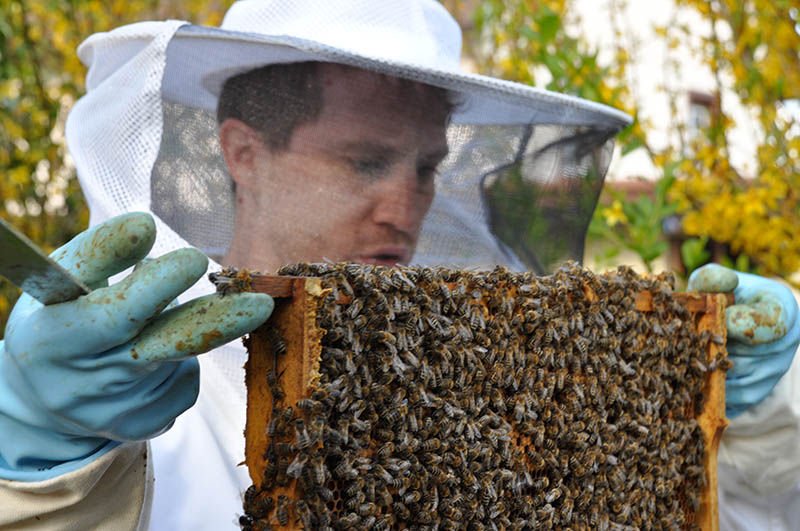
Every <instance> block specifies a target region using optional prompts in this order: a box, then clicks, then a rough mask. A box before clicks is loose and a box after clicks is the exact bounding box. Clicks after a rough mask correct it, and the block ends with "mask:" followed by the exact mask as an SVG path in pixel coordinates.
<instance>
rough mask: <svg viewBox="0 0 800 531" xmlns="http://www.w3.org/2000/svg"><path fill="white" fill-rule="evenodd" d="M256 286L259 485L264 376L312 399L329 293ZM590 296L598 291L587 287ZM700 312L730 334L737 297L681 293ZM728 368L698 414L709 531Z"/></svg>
mask: <svg viewBox="0 0 800 531" xmlns="http://www.w3.org/2000/svg"><path fill="white" fill-rule="evenodd" d="M248 283H249V288H250V289H252V291H256V292H261V293H267V294H269V295H271V296H273V297H274V298H275V310H274V312H273V314H272V316H271V317H270V319H269V321H268V323H267V324H266V325H265V326H264V327H262V328H261V329H259V330H256V331H255V332H254V333H253V334H251V335H250V336H249V338H248V339H247V348H248V351H249V353H250V356H249V359H248V361H247V364H246V366H245V367H246V384H247V389H248V396H247V425H246V429H245V439H246V446H245V463H246V465H247V467H248V469H249V473H250V477H251V479H252V481H253V484H254V485H260V484H262V480H263V476H264V469H265V464H266V460H265V455H266V454H267V445H268V443H269V441H268V437H267V436H266V433H267V425H268V422H269V419H270V417H271V413H272V399H271V391H270V389H269V387H268V386H267V383H266V380H265V378H264V375H265V374H266V373H267V371H269V370H275V371H276V374H281V383H282V386H283V389H284V390H285V392H286V397H285V403H287V404H293V403H296V402H297V401H298V400H300V399H301V398H304V397H307V396H309V394H310V392H311V390H313V389H314V386H315V384H316V383H317V381H318V378H319V372H318V371H319V356H320V352H321V347H320V340H321V337H322V334H323V333H324V331H323V330H320V329H319V328H318V327H317V324H316V315H317V310H318V308H319V305H320V303H321V302H322V300H323V298H324V296H325V295H326V291H325V290H324V289H323V286H322V282H321V280H320V279H319V278H299V277H275V276H252V277H251V278H248ZM584 294H585V295H586V297H587V298H588V299H590V300H591V299H592V298H593V297H594V298H595V300H596V296H595V295H594V294H593V293H592V292H591V291H590V290H589V289H588V288H585V290H584ZM674 296H675V297H676V299H677V300H678V301H679V302H681V303H682V304H683V305H684V307H686V309H687V310H688V311H689V312H690V314H691V315H692V316H693V320H694V323H695V326H696V330H697V331H698V332H702V331H709V332H711V333H713V334H716V335H717V336H719V337H723V338H724V337H725V312H724V311H725V307H726V306H727V305H728V304H730V303H731V302H732V301H731V299H732V296H731V295H729V294H728V295H725V294H701V293H678V294H675V295H674ZM652 308H653V306H652V297H651V296H650V294H649V293H648V292H642V293H640V294H639V296H638V297H637V299H636V309H637V310H639V311H643V312H647V311H651V310H652ZM273 328H277V329H279V331H280V334H281V335H282V336H283V338H285V344H286V352H285V353H284V354H283V355H281V356H277V357H276V356H274V355H273V352H272V349H273V343H272V341H271V337H270V333H269V330H271V329H273ZM720 352H721V353H722V354H723V355H724V353H725V351H724V346H722V345H720V344H717V343H715V342H709V346H708V352H707V354H708V360H709V361H710V360H712V359H714V358H715V357H716V356H717V354H718V353H720ZM724 384H725V373H724V371H722V370H719V369H718V370H715V371H713V372H710V373H709V374H708V375H707V377H706V383H705V389H704V395H705V396H706V401H705V404H704V408H703V410H702V412H701V414H700V415H699V416H698V417H696V418H697V421H698V423H699V425H700V427H701V429H702V431H703V434H704V442H705V448H706V453H705V457H704V463H703V466H704V469H705V471H706V478H707V481H708V483H707V485H706V490H705V491H704V493H703V494H702V496H701V497H700V509H699V510H698V511H697V512H695V520H694V523H695V524H697V525H699V527H700V528H701V529H704V530H714V531H716V530H717V529H718V528H719V523H718V505H717V504H718V500H717V449H718V446H719V441H720V438H721V436H722V432H723V429H724V427H725V426H726V425H727V421H726V420H725V394H724V392H725V385H724ZM295 488H296V487H295V481H291V482H289V483H288V485H286V486H284V487H280V486H278V487H275V488H273V489H272V490H271V495H272V496H276V497H277V496H278V495H281V494H285V495H287V496H288V497H289V498H290V499H296V498H297V497H298V493H296V492H294V490H295ZM289 522H290V523H289V527H287V528H294V527H293V526H296V525H298V524H295V522H296V518H295V517H294V515H291V517H290V519H289Z"/></svg>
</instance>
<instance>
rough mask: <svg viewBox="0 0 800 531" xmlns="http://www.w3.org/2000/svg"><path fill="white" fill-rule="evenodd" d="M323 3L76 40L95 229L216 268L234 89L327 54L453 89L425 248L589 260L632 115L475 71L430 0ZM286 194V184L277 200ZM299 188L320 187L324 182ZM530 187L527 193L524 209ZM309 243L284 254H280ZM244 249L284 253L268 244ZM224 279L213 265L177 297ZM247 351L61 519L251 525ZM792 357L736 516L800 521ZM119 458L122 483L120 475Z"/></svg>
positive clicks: (94, 478) (74, 123)
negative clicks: (130, 228) (144, 220)
mask: <svg viewBox="0 0 800 531" xmlns="http://www.w3.org/2000/svg"><path fill="white" fill-rule="evenodd" d="M311 4H312V3H311V2H295V1H292V0H273V1H263V2H259V1H256V0H242V1H240V2H238V3H236V4H234V6H233V7H232V8H231V9H230V11H229V12H228V14H227V15H226V17H225V20H224V21H223V23H222V25H221V27H220V28H211V27H201V26H195V25H192V24H188V23H184V22H179V21H166V22H145V23H140V24H133V25H130V26H125V27H122V28H119V29H117V30H114V31H112V32H109V33H102V34H97V35H94V36H92V37H90V38H89V39H88V40H87V41H86V42H85V43H83V44H82V45H81V47H80V48H79V52H78V53H79V56H80V58H81V60H82V61H83V62H84V63H85V64H86V65H87V66H88V68H89V71H88V74H87V80H86V87H87V94H86V96H84V97H83V98H82V99H81V100H80V101H79V102H78V103H77V104H76V106H75V108H74V109H73V111H72V112H71V114H70V117H69V120H68V124H67V140H68V146H69V149H70V152H71V154H72V156H73V158H74V160H75V164H76V166H77V170H78V176H79V178H80V181H81V184H82V187H83V191H84V193H85V196H86V199H87V201H88V203H89V206H90V209H91V224H92V225H95V224H98V223H101V222H103V221H105V220H107V219H109V218H112V217H114V216H117V215H119V214H123V213H126V212H131V211H145V212H150V213H152V214H153V216H154V219H155V223H156V228H157V239H156V242H155V245H154V247H153V249H152V253H151V254H152V255H153V256H159V255H162V254H164V253H166V252H169V251H172V250H174V249H178V248H183V247H187V246H193V247H196V248H198V249H200V250H201V251H203V252H204V253H206V254H207V255H209V256H210V257H211V258H212V259H213V261H212V262H211V266H210V270H217V269H219V268H220V267H221V266H220V265H219V264H220V263H224V262H225V261H226V259H225V257H226V254H227V253H228V252H229V247H230V245H231V241H232V238H233V237H234V236H233V235H234V233H235V232H236V225H237V223H241V220H237V217H236V205H235V197H236V193H235V190H234V185H233V181H232V180H231V177H230V175H229V169H228V167H227V166H226V160H225V159H224V158H223V153H222V149H221V148H220V144H219V141H218V137H217V135H218V123H217V114H216V113H217V102H218V98H219V95H220V93H221V91H222V90H223V86H224V84H225V83H226V81H227V80H229V79H231V78H233V77H234V76H238V75H240V74H243V73H245V72H248V71H252V70H253V69H257V68H261V67H264V66H269V65H278V64H293V63H304V62H322V63H333V64H338V65H347V66H348V67H355V68H358V69H364V70H368V71H370V72H377V73H381V74H384V75H386V76H390V77H392V78H401V79H404V80H408V81H411V82H414V83H418V84H424V85H430V86H433V87H438V88H441V89H444V90H445V91H446V92H447V93H448V94H451V95H452V96H453V100H454V108H453V110H452V114H451V117H450V121H449V127H448V129H447V144H448V147H449V153H447V155H446V157H445V158H444V160H443V161H441V164H440V165H439V168H438V176H437V180H436V194H435V196H434V198H433V202H432V205H431V207H430V210H429V211H428V213H427V216H426V217H425V220H424V223H423V225H422V228H421V232H420V234H419V240H418V242H416V253H415V254H414V256H413V258H412V259H411V262H412V263H413V264H424V265H446V266H455V267H460V268H490V267H493V266H494V265H497V264H502V265H506V266H507V267H510V268H513V269H518V270H521V269H533V270H535V271H537V272H538V273H540V274H544V273H546V272H548V271H549V270H550V269H551V268H552V267H553V265H555V264H558V263H559V262H561V261H562V260H564V259H567V258H574V259H580V258H581V255H582V252H583V247H582V246H583V241H584V237H585V230H586V227H587V226H588V221H589V219H590V217H591V214H592V212H593V210H594V205H595V203H596V200H597V197H598V195H599V191H600V188H601V187H602V183H603V178H604V175H605V172H606V169H607V167H608V163H609V161H610V156H611V152H612V146H613V137H614V135H615V134H616V133H617V132H618V131H619V130H621V129H622V128H623V127H625V126H626V125H628V124H629V123H630V119H629V117H627V116H626V115H624V114H623V113H620V112H618V111H616V110H614V109H611V108H608V107H606V106H603V105H599V104H596V103H593V102H589V101H586V100H582V99H578V98H574V97H569V96H565V95H561V94H556V93H552V92H548V91H542V90H537V89H534V88H531V87H527V86H522V85H519V84H515V83H510V82H506V81H503V80H499V79H494V78H488V77H483V76H478V75H473V74H469V73H466V72H464V71H462V70H461V68H460V48H461V34H460V30H459V28H458V26H457V24H456V22H455V21H454V20H453V19H452V18H451V17H450V16H449V15H448V14H447V13H446V11H445V10H444V9H443V8H442V7H441V5H439V4H438V3H436V2H434V1H424V0H415V1H409V0H397V1H384V2H374V1H366V0H326V1H324V2H316V3H314V4H315V5H311ZM241 97H243V98H244V97H252V96H247V95H242V96H241ZM265 100H267V101H266V102H265V105H270V101H269V98H265ZM399 104H402V103H399ZM331 134H336V133H335V132H332V133H331ZM273 186H274V185H273ZM312 188H313V187H312ZM284 192H285V190H280V189H277V188H276V189H275V190H274V193H275V194H276V197H282V196H281V195H280V194H282V193H284ZM304 193H305V194H307V196H308V200H309V202H310V201H312V196H313V195H314V193H315V190H313V189H308V190H305V191H304ZM329 199H330V212H329V211H327V210H325V209H323V210H311V209H309V211H303V212H298V213H297V218H296V219H293V220H291V221H286V220H284V221H285V222H286V223H287V225H289V226H290V228H291V231H293V233H294V234H295V235H296V236H297V237H298V238H302V237H305V236H307V235H315V234H312V233H313V232H314V231H316V230H317V226H316V225H317V224H318V222H315V221H314V220H312V219H311V218H312V217H318V218H320V220H321V222H322V223H323V224H324V223H325V221H326V216H330V217H331V219H333V216H334V214H333V213H332V212H333V211H334V210H336V208H337V205H340V204H341V205H346V204H348V203H349V202H353V201H357V200H358V199H359V197H357V196H355V195H354V196H352V197H350V196H346V195H342V196H334V197H330V198H329ZM519 199H523V200H524V201H525V203H524V207H525V208H524V209H520V208H509V205H511V204H512V203H514V201H515V200H519ZM272 206H274V207H275V208H277V207H278V206H279V205H272ZM264 215H265V216H266V215H267V213H265V214H264ZM260 221H262V223H261V225H260V226H262V227H264V228H265V229H264V230H266V228H267V227H272V226H273V225H274V223H273V224H272V225H271V224H269V223H268V222H267V218H264V220H255V223H254V226H256V227H258V226H259V224H258V222H260ZM534 237H538V239H536V238H534ZM532 242H535V243H532ZM305 258H307V257H306V256H283V257H281V260H282V261H280V262H278V264H277V265H281V264H282V263H287V262H291V261H301V260H303V259H305ZM247 265H248V266H249V267H252V268H254V269H261V270H264V269H268V268H274V267H275V264H272V263H261V262H258V261H257V260H254V261H253V263H249V264H247ZM212 291H213V287H212V286H211V284H210V283H208V282H206V281H204V280H202V281H200V282H198V283H197V284H196V285H195V286H194V287H193V288H192V289H190V290H189V291H187V292H186V293H185V294H184V295H183V296H182V300H188V299H191V298H194V297H197V296H199V295H202V294H206V293H210V292H212ZM245 359H246V352H245V351H244V348H243V347H242V345H241V344H239V342H236V343H235V344H229V345H227V346H225V347H221V348H219V349H217V350H216V351H214V352H213V353H212V354H210V355H206V356H201V357H200V365H201V372H200V375H201V376H200V394H199V398H198V401H197V403H196V405H195V406H194V407H192V408H191V409H190V410H188V411H187V412H186V413H185V414H183V415H182V416H181V417H179V418H178V420H177V421H176V423H175V425H174V426H173V427H172V428H171V429H170V430H169V431H168V432H166V433H165V434H164V435H161V436H159V437H157V438H155V439H153V440H152V441H150V443H149V446H150V452H149V453H148V452H146V451H145V443H130V444H124V445H121V446H119V447H117V448H116V449H114V450H112V451H111V452H109V453H107V454H105V455H104V456H102V457H100V458H99V459H98V460H96V461H94V462H93V463H91V464H89V465H87V466H86V467H84V468H82V469H79V470H77V471H74V472H70V473H69V474H67V475H66V476H61V477H58V478H53V479H49V480H47V481H45V482H43V485H39V486H37V488H38V489H39V490H38V491H36V492H40V493H41V492H51V491H53V490H57V491H58V492H62V493H63V492H67V491H69V492H70V495H71V496H72V500H71V501H70V502H69V503H65V507H67V508H66V509H63V514H64V516H63V518H65V519H66V520H64V521H69V520H70V519H71V521H72V522H73V523H74V524H75V527H77V528H80V527H81V525H80V522H82V521H92V522H94V521H96V520H82V518H84V516H82V515H92V517H93V518H96V516H97V514H103V511H104V510H107V514H111V513H112V511H111V509H110V508H109V507H111V506H112V505H113V504H109V505H104V504H105V503H106V501H105V500H108V499H109V498H112V497H113V498H114V499H115V500H119V498H123V502H119V501H117V502H116V503H117V504H120V503H122V507H121V508H117V507H116V505H114V507H115V509H114V511H113V514H114V518H115V520H114V521H113V522H111V523H109V524H108V525H107V526H106V527H107V528H110V529H121V528H136V527H140V528H147V527H148V526H149V528H151V529H190V528H193V529H228V528H236V527H237V526H238V523H237V519H238V516H239V515H240V514H241V513H242V509H241V504H242V494H243V492H244V491H245V489H246V488H247V487H248V486H249V485H250V479H249V476H248V474H247V470H246V469H245V468H244V467H243V466H240V465H239V463H242V462H243V461H244V439H243V435H242V434H243V429H244V419H245V388H244V383H243V382H244V376H243V375H244V372H243V365H244V362H245ZM795 365H796V364H795ZM796 373H797V370H794V369H793V371H791V372H790V373H788V374H787V376H786V377H784V378H783V379H782V381H781V383H780V385H779V386H778V388H777V389H776V391H775V392H774V393H773V395H772V396H770V397H769V398H768V399H767V401H765V402H764V403H762V404H761V405H759V406H756V407H755V408H753V409H752V410H751V411H749V412H747V413H745V414H744V415H742V416H741V417H739V418H737V419H736V420H735V421H734V422H733V423H732V424H731V427H730V428H729V429H728V431H727V432H726V435H725V437H724V438H723V443H722V446H721V449H720V463H721V467H720V487H721V491H722V492H721V498H720V504H721V521H722V523H723V526H724V527H730V528H734V527H736V526H738V527H739V528H742V529H754V528H759V527H765V526H766V525H767V523H766V522H767V520H765V518H767V519H768V520H770V521H771V520H774V521H775V522H776V523H775V527H774V528H776V529H778V528H781V527H780V526H781V525H783V526H784V527H783V528H788V527H789V525H790V523H791V522H797V521H800V514H797V512H798V509H797V508H795V507H793V506H792V504H791V503H790V502H791V496H792V494H791V493H792V492H796V491H793V490H792V488H793V487H794V486H795V485H796V484H797V482H798V480H800V449H799V448H798V446H800V445H798V444H797V443H796V441H797V440H800V439H798V438H797V436H798V435H800V431H799V430H798V416H799V415H798V411H797V408H798V407H800V406H798V404H800V402H798V401H797V400H796V399H795V393H796V392H797V391H796V389H798V388H800V387H798V385H795V380H796V376H795V374H796ZM142 456H148V457H149V458H150V459H151V460H152V466H151V463H150V461H147V460H146V459H144V458H143V457H142ZM115 467H116V469H118V470H119V471H118V473H116V475H114V476H113V477H114V479H113V480H112V478H111V476H112V474H110V473H109V472H108V471H109V470H115ZM152 475H154V476H155V482H154V483H153V482H152V481H151V477H152ZM0 481H2V487H3V490H2V491H0V500H3V499H5V498H3V497H4V496H8V499H10V500H14V501H13V503H14V504H16V505H17V506H18V507H19V509H18V510H19V514H26V513H25V511H34V512H35V511H36V510H37V509H30V507H31V504H38V505H35V506H37V507H39V510H40V511H42V512H44V511H45V509H43V507H44V506H43V505H41V503H42V502H41V497H40V498H36V497H35V496H34V495H33V494H31V493H30V492H29V490H30V489H29V487H27V486H25V485H24V484H22V483H20V482H8V481H5V480H0ZM48 482H50V483H48ZM109 485H110V486H111V488H109ZM58 489H61V490H58ZM34 490H35V489H34ZM54 503H59V502H58V500H56V501H55V502H54ZM26 504H27V505H26ZM151 506H152V513H151ZM781 522H782V523H781Z"/></svg>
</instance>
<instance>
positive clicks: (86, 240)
mask: <svg viewBox="0 0 800 531" xmlns="http://www.w3.org/2000/svg"><path fill="white" fill-rule="evenodd" d="M154 241H155V224H154V223H153V219H152V217H150V215H148V214H143V213H132V214H126V215H123V216H119V217H117V218H114V219H111V220H109V221H107V222H106V223H103V224H101V225H98V226H95V227H93V228H91V229H89V230H87V231H85V232H83V233H81V234H79V235H78V236H76V237H75V238H74V239H73V240H72V241H70V242H69V243H67V244H66V245H64V246H63V247H61V248H60V249H58V250H57V251H55V252H54V253H53V258H54V259H55V260H56V261H57V262H59V263H60V264H61V265H62V266H64V267H65V268H66V269H68V270H69V271H70V272H71V273H72V274H73V275H75V276H76V277H78V278H79V279H80V280H83V281H84V282H85V283H87V284H88V285H89V286H90V287H92V288H94V291H92V292H91V293H89V294H88V295H85V296H82V297H80V298H78V299H76V300H73V301H69V302H64V303H61V304H54V305H50V306H44V305H42V304H41V303H39V302H38V301H36V300H35V299H33V298H31V297H30V296H28V295H25V294H23V295H22V296H21V297H20V299H19V301H18V302H17V304H16V306H15V307H14V310H13V311H12V313H11V316H10V318H9V321H8V324H7V327H6V336H5V341H4V342H0V434H2V435H1V436H0V477H2V478H5V479H11V480H19V481H39V480H43V479H48V478H51V477H55V476H58V475H61V474H63V473H65V472H68V471H71V470H75V469H77V468H80V467H82V466H84V465H85V464H87V463H88V462H90V461H92V460H94V459H97V458H98V457H99V456H101V455H103V454H104V453H106V452H107V451H109V450H110V449H112V448H114V447H115V446H116V445H118V444H119V443H120V442H124V441H135V440H143V439H147V438H151V437H154V436H155V435H158V434H159V433H161V432H163V431H165V430H166V429H168V428H169V427H170V426H171V425H172V423H173V422H174V420H175V418H176V417H177V416H178V415H179V414H181V413H182V412H183V411H185V410H186V409H188V408H189V407H190V406H191V405H192V404H194V402H195V400H196V399H197V393H198V391H199V385H200V383H199V365H198V363H197V359H196V358H195V355H196V354H200V353H203V352H207V351H209V350H211V349H213V348H215V347H217V346H219V345H222V344H223V343H227V342H229V341H231V340H233V339H236V338H238V337H240V336H242V335H243V334H245V333H247V332H250V331H251V330H253V329H254V328H256V327H257V326H259V325H260V324H261V323H263V322H264V321H265V320H266V319H267V317H269V314H270V313H271V312H272V307H273V301H272V299H271V298H270V297H269V296H267V295H263V294H256V293H241V294H229V295H226V296H224V297H223V296H219V295H208V296H205V297H200V298H198V299H194V300H192V301H189V302H187V303H185V304H183V305H180V306H177V307H175V308H172V309H168V310H166V311H164V309H165V308H166V307H167V305H168V304H169V303H170V301H172V300H173V299H174V298H175V297H177V296H178V295H179V294H180V293H182V292H183V291H185V290H186V289H187V288H189V287H190V286H191V285H192V284H194V283H195V282H196V281H197V280H198V279H199V278H200V277H201V276H203V275H204V274H205V272H206V267H207V263H208V260H207V258H206V257H205V256H204V255H203V254H202V253H200V252H199V251H197V250H194V249H180V250H177V251H173V252H171V253H168V254H166V255H164V256H161V257H159V258H156V259H153V260H148V261H147V262H146V263H144V264H143V265H142V266H141V267H139V268H137V269H136V270H135V271H134V272H133V273H131V274H130V275H129V276H128V277H126V278H125V279H123V280H122V281H120V282H118V283H117V284H115V285H113V286H110V287H107V279H108V277H109V276H111V275H114V274H116V273H119V272H121V271H124V270H125V269H127V268H128V267H130V266H132V265H134V264H135V263H137V262H138V261H139V260H141V259H142V258H143V257H144V256H145V255H146V254H147V253H148V252H149V250H150V248H151V247H152V245H153V242H154Z"/></svg>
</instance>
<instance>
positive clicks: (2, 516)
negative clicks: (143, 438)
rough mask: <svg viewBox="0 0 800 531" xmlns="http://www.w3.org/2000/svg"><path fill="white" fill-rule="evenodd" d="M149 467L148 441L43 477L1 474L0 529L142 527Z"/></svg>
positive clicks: (147, 511)
mask: <svg viewBox="0 0 800 531" xmlns="http://www.w3.org/2000/svg"><path fill="white" fill-rule="evenodd" d="M152 468H153V467H152V461H151V459H150V451H149V445H148V443H145V442H141V443H132V444H123V445H121V446H119V447H117V448H115V449H114V450H112V451H110V452H108V453H107V454H105V455H103V456H102V457H100V458H99V459H97V460H96V461H92V462H91V463H90V464H88V465H86V466H85V467H83V468H81V469H78V470H75V471H73V472H69V473H67V474H63V475H61V476H58V477H55V478H52V479H48V480H45V481H35V482H22V481H9V480H3V479H0V507H2V510H1V511H0V530H5V529H101V530H105V529H108V530H114V531H117V530H122V531H124V530H128V529H131V530H133V529H147V527H148V525H149V520H150V509H151V505H152V492H153V474H152Z"/></svg>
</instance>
